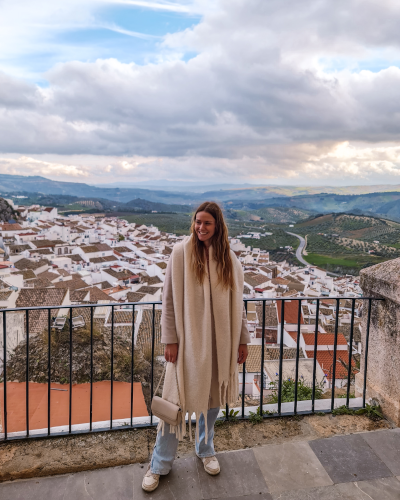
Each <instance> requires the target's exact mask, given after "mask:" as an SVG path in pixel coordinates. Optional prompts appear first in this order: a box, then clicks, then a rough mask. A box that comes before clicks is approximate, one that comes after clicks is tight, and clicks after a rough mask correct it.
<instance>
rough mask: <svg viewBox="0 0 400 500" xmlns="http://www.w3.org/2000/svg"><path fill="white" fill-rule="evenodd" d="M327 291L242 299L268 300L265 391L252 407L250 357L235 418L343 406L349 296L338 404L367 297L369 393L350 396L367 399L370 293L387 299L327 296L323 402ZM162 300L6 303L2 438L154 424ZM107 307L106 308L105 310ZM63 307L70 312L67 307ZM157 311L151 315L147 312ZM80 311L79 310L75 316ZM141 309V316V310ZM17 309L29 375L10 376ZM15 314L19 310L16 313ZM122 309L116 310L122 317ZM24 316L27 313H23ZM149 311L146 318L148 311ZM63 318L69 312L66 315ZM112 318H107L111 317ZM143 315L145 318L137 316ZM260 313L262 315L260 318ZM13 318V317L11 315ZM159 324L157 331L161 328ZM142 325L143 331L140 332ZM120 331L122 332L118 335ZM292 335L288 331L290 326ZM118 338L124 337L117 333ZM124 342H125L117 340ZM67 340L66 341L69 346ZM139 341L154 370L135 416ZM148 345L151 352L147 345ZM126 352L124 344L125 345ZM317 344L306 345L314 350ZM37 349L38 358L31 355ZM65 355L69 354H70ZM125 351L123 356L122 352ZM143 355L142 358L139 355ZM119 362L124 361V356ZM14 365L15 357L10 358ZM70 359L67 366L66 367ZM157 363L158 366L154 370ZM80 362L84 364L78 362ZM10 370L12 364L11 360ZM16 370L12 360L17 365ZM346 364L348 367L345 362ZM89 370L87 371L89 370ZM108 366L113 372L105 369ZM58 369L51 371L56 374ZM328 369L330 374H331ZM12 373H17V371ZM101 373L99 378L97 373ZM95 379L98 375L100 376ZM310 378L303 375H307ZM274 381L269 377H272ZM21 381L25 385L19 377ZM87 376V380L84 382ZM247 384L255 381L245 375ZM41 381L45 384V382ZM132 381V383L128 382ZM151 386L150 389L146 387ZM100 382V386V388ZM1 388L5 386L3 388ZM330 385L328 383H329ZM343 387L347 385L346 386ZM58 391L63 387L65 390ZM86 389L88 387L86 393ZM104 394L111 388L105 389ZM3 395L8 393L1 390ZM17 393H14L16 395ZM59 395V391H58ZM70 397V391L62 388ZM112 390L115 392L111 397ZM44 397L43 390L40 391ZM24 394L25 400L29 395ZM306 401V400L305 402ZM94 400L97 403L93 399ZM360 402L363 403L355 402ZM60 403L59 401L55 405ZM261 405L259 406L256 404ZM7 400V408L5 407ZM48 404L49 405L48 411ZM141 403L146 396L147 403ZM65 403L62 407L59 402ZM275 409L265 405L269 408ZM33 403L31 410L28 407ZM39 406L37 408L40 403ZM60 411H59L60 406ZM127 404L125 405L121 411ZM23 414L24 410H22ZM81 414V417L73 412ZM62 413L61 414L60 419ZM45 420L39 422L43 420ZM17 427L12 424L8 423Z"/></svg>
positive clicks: (261, 385)
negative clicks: (274, 315)
mask: <svg viewBox="0 0 400 500" xmlns="http://www.w3.org/2000/svg"><path fill="white" fill-rule="evenodd" d="M326 300H327V298H326V297H317V298H316V297H290V298H282V297H275V298H262V299H260V298H256V299H244V304H245V308H246V311H247V309H248V307H249V304H250V303H252V302H255V303H257V305H259V306H260V305H261V307H262V318H259V325H261V326H262V330H261V331H262V332H264V333H263V334H262V335H261V339H259V340H261V342H259V344H258V345H260V346H261V359H260V366H259V372H258V375H257V374H256V376H255V377H254V383H255V386H256V387H257V389H256V390H257V391H259V397H257V403H254V396H253V403H254V404H253V408H251V407H249V404H248V401H247V402H246V364H243V370H242V372H241V373H240V374H239V384H241V391H240V392H241V394H240V397H239V401H238V404H237V405H236V406H235V407H236V410H239V415H238V417H237V418H241V419H245V418H248V415H249V411H250V410H253V411H254V412H256V411H258V413H261V414H262V416H263V418H269V417H271V416H292V415H298V414H312V413H315V412H320V411H323V412H325V413H329V412H331V411H333V410H334V408H335V406H338V400H337V399H335V391H336V387H335V383H336V379H337V373H336V369H337V361H338V358H337V352H338V333H339V329H340V327H339V321H340V315H339V309H340V301H341V300H346V301H350V303H351V312H350V334H349V339H348V345H347V348H346V350H347V354H346V356H347V367H346V366H345V363H344V368H346V369H347V373H346V377H344V376H343V375H342V377H341V378H342V379H345V383H346V385H345V387H346V392H345V394H341V398H343V399H341V400H340V404H345V405H346V406H347V407H349V405H350V398H353V397H354V395H352V394H351V392H350V391H351V386H352V379H353V378H354V358H353V341H354V324H355V321H354V320H355V308H356V301H358V300H362V301H363V303H364V304H365V307H363V310H364V313H363V315H366V331H365V347H364V352H362V353H361V356H364V360H365V362H364V373H363V377H364V387H363V394H362V398H358V399H357V401H356V400H355V401H353V402H352V405H351V406H352V408H364V407H365V403H366V373H367V361H368V342H369V330H370V322H371V309H372V301H375V300H383V299H378V298H373V297H357V298H356V297H338V298H336V297H335V298H331V299H329V300H331V301H333V302H334V303H335V304H336V308H335V311H334V334H333V349H332V350H333V352H332V350H330V351H329V352H330V356H331V358H332V363H331V366H330V368H329V370H328V372H329V378H330V380H331V384H330V385H331V387H330V390H331V393H330V397H329V399H330V401H329V399H328V400H327V399H326V398H325V399H324V400H323V403H324V404H321V403H320V401H321V400H318V399H317V396H318V394H317V393H318V384H320V381H318V380H317V353H318V352H319V351H318V339H319V336H320V335H324V334H323V333H321V332H319V329H320V328H319V327H320V324H319V319H320V317H321V314H320V302H321V301H326ZM288 302H291V303H294V302H297V303H298V305H297V323H296V322H293V321H292V322H291V323H290V324H291V329H290V331H291V332H292V339H293V341H294V342H295V344H296V347H295V351H296V353H295V358H294V363H293V358H291V359H292V365H294V367H295V368H294V373H293V375H292V376H291V379H292V382H294V397H293V400H292V401H290V402H289V403H288V402H285V401H283V390H284V382H285V380H284V379H283V371H284V370H283V368H284V366H283V365H284V361H285V359H286V358H284V347H285V345H284V338H285V328H288V323H287V322H286V321H285V306H286V308H287V307H288V306H287V303H288ZM267 303H270V304H271V303H276V307H277V309H278V310H279V312H280V314H279V316H280V321H278V327H276V328H277V343H276V344H275V349H276V351H277V352H279V357H278V359H277V362H278V369H277V372H276V376H277V379H276V380H275V381H274V382H273V386H274V387H275V395H276V396H277V397H276V398H275V404H273V405H271V404H269V400H268V396H267V397H266V396H265V393H266V392H267V393H269V394H270V390H268V391H266V389H270V388H271V387H272V386H271V385H270V386H269V387H265V385H266V382H265V380H264V376H260V375H261V374H263V375H264V363H265V361H266V360H265V348H266V341H265V337H266V334H265V331H266V327H268V326H269V325H268V324H267V323H266V304H267ZM161 304H162V303H161V302H160V301H155V302H136V303H132V302H131V303H121V304H115V303H110V304H101V305H93V304H78V305H68V306H46V307H31V308H13V309H4V310H3V311H1V312H0V314H1V317H2V324H3V329H2V332H1V327H0V335H1V334H2V337H3V338H2V340H3V342H2V343H3V346H2V353H1V354H2V356H1V358H2V360H1V359H0V362H1V363H2V365H0V424H1V428H0V440H9V439H24V438H29V437H39V436H40V437H46V436H60V435H69V434H73V433H82V432H95V431H104V430H116V429H121V428H123V429H129V428H136V427H142V426H146V425H147V426H152V425H156V423H157V419H156V417H153V415H152V413H151V409H150V402H151V399H152V398H153V395H154V384H155V383H156V382H157V379H156V377H157V376H158V375H159V373H160V372H161V370H160V367H161V366H162V363H163V357H162V352H163V349H162V347H161V346H160V323H159V319H160V314H161V311H160V309H161ZM305 304H313V305H314V306H315V318H314V314H312V316H313V319H314V321H315V327H314V326H311V327H310V325H308V328H307V330H308V332H309V333H310V330H312V331H311V333H312V334H313V335H314V338H313V341H314V343H313V356H312V358H310V364H311V363H312V380H311V379H309V380H308V382H307V383H303V381H302V380H301V378H300V375H299V373H300V371H299V364H300V359H302V358H301V356H300V352H301V351H300V349H301V346H300V343H301V334H302V333H304V330H305V327H304V326H303V325H304V323H302V305H305ZM96 309H98V310H100V309H101V311H103V312H104V311H106V313H105V315H104V314H102V315H100V316H101V318H100V316H99V315H96ZM52 311H57V312H56V317H52ZM107 311H108V314H107ZM156 311H158V313H157V314H158V315H157V318H158V320H157V321H158V322H157V325H156ZM64 312H65V314H64ZM122 312H125V313H128V315H130V314H132V317H131V320H129V321H130V323H129V324H128V322H127V319H126V318H125V320H124V321H123V320H122V319H120V318H119V315H121V313H122ZM150 312H151V316H149V314H150ZM74 313H75V316H74ZM135 313H136V316H135ZM15 314H18V315H19V318H20V325H21V324H23V330H24V333H25V338H23V336H22V340H21V339H19V342H17V343H16V344H15V349H19V353H21V352H23V353H24V360H23V363H24V364H25V366H24V377H25V381H21V380H19V381H17V382H15V381H11V380H8V379H7V375H8V372H7V367H8V365H9V366H10V367H11V365H12V363H14V361H15V360H14V357H13V356H14V351H15V349H13V352H8V351H7V332H8V331H9V330H8V329H9V328H11V329H13V328H14V329H15V324H16V323H15V319H13V318H15ZM12 315H14V316H13V317H11V316H12ZM38 315H41V319H40V320H41V321H42V322H43V318H44V321H45V324H46V327H45V328H44V331H43V330H42V331H41V332H39V333H38V332H36V333H34V334H31V335H30V333H29V331H30V324H32V322H33V321H35V322H37V321H38ZM116 315H117V316H118V317H116ZM22 316H23V318H22ZM83 316H85V318H86V319H85V320H84V319H83ZM104 316H105V317H106V321H104V325H103V328H104V329H105V330H106V331H105V333H103V337H102V338H103V341H102V342H103V344H104V343H106V344H107V345H109V354H110V359H109V363H110V364H109V377H108V375H105V376H104V375H103V378H101V380H100V382H102V383H103V382H105V384H106V386H103V389H104V390H103V389H102V391H103V394H102V395H101V401H100V403H101V404H100V405H99V400H98V398H97V399H96V394H95V392H96V391H97V389H96V391H95V385H96V383H97V382H98V380H97V379H98V377H99V376H98V375H97V371H96V369H97V368H98V367H97V365H96V360H95V353H94V348H97V347H96V346H97V344H96V342H97V343H98V342H99V340H98V335H99V334H98V324H96V322H101V321H103V320H104ZM143 316H145V318H144V317H143ZM135 317H136V318H137V321H136V324H135ZM62 318H64V319H65V321H64V319H62ZM107 318H108V319H107ZM139 319H140V321H139ZM260 319H261V321H260ZM291 319H292V320H293V310H292V311H291ZM8 320H10V322H9V325H10V326H8V323H7V321H8ZM78 320H79V325H78V326H80V325H81V324H83V325H84V326H83V328H86V330H85V331H86V340H84V341H85V342H86V344H85V345H86V347H87V351H86V357H84V358H82V357H81V362H82V363H86V364H87V372H88V376H87V382H85V384H86V385H85V390H84V391H83V392H82V393H84V392H85V391H87V392H88V393H89V394H88V401H87V404H86V407H87V408H86V410H87V411H86V412H84V413H85V415H86V416H82V411H81V410H82V409H80V417H79V418H78V420H79V419H80V421H79V422H77V419H76V418H73V404H74V402H73V392H74V391H73V389H74V387H75V390H77V389H79V385H80V384H79V381H78V380H76V382H77V383H74V382H73V380H74V370H73V357H74V348H75V349H76V348H77V346H78V344H79V342H82V338H78V337H77V335H78V333H79V328H77V327H76V326H75V323H76V322H77V321H78ZM143 321H145V322H147V325H148V326H149V330H150V333H149V336H148V338H147V339H145V341H144V342H142V344H141V345H140V346H139V344H138V340H139V334H140V332H139V331H138V330H139V328H138V324H139V323H142V322H143ZM58 323H60V324H61V323H63V326H62V330H60V329H58V328H57V325H58ZM121 325H122V326H125V333H124V336H125V338H124V342H125V344H124V346H123V349H125V351H126V352H125V351H124V356H123V357H124V363H125V365H124V366H125V376H124V378H125V381H124V382H123V384H124V385H123V386H121V385H119V386H118V391H119V392H118V394H117V396H115V393H114V392H115V391H114V387H115V384H121V381H118V380H117V378H118V377H116V376H115V370H116V365H115V359H114V358H115V355H114V348H115V345H116V338H117V340H118V339H121V333H119V330H118V328H120V327H121ZM126 329H128V330H129V334H127V333H126ZM156 329H157V332H156ZM142 333H143V332H142ZM38 335H41V339H42V340H41V341H42V342H43V343H44V345H45V346H46V349H47V353H46V356H47V362H46V363H45V365H47V366H46V370H45V372H46V373H41V374H40V377H39V378H40V380H44V382H43V381H42V382H41V383H39V384H36V385H35V384H34V383H32V382H30V377H31V375H32V374H33V373H35V374H36V375H37V373H36V372H37V370H39V368H38V367H37V359H36V358H37V354H34V355H33V354H31V352H30V343H33V342H34V340H35V339H36V338H37V336H38ZM60 335H63V336H64V337H63V338H64V344H65V345H64V359H63V360H61V359H54V356H53V352H52V346H53V344H54V342H56V341H57V338H59V336H60ZM116 335H117V337H116ZM286 335H287V332H286ZM119 342H120V340H119ZM119 345H120V344H119ZM66 346H67V347H66ZM65 349H67V350H68V352H67V354H65ZM139 349H140V351H141V355H143V353H144V354H145V356H147V358H150V361H148V364H149V373H147V375H148V376H147V380H140V382H143V383H141V384H140V387H139V389H140V393H141V394H142V389H143V391H144V392H146V391H147V393H146V394H147V396H146V397H147V401H146V397H145V396H143V395H141V397H142V399H141V401H142V402H143V398H144V400H145V403H146V408H147V411H148V412H147V411H146V412H144V413H145V414H144V415H141V416H140V417H138V416H135V398H136V396H135V397H134V384H135V383H137V382H135V377H136V379H137V378H138V377H140V373H136V371H135V370H136V369H137V367H135V359H136V358H135V355H137V352H136V351H138V350H139ZM145 351H146V352H145ZM119 352H120V351H119ZM310 352H311V351H308V354H309V353H310ZM32 357H33V359H32ZM66 359H67V361H66ZM119 359H120V358H118V360H119ZM141 359H142V358H141ZM341 359H342V360H343V356H341ZM62 361H63V363H64V365H65V366H64V369H65V373H67V375H66V376H65V377H61V376H60V375H58V376H57V377H56V378H57V383H56V382H55V380H52V378H54V373H55V371H56V369H57V367H58V366H59V365H60V364H61V363H62ZM118 363H119V361H118ZM12 366H14V365H12ZM19 366H21V360H20V363H19ZM66 367H67V368H66ZM156 367H157V374H156V373H155V371H156ZM78 368H79V366H78ZM10 370H11V368H10ZM13 370H14V368H13ZM341 371H342V370H341ZM87 372H85V373H87ZM107 373H108V372H107ZM52 374H53V377H52ZM326 375H327V374H326ZM11 376H15V374H14V375H11ZM96 377H97V379H96ZM19 378H20V379H21V372H20V375H19ZM96 380H97V382H96ZM304 382H305V381H304ZM269 383H271V381H270V382H269ZM18 384H19V385H18ZM44 384H45V388H46V390H45V391H42V393H41V394H42V396H41V397H42V399H41V401H40V402H39V403H38V402H37V399H38V398H39V396H38V393H37V391H38V388H40V387H42V388H43V385H44ZM81 384H82V383H81ZM300 384H303V385H305V386H308V387H309V388H310V389H311V398H310V399H309V400H307V402H306V401H300V400H299V387H300ZM247 385H249V383H247ZM39 386H40V387H39ZM128 389H129V390H128ZM148 389H149V390H148ZM99 390H100V389H99ZM13 391H19V392H18V394H17V392H15V393H14V394H13ZM52 391H60V392H67V394H66V395H65V398H64V400H62V398H61V399H59V400H57V401H56V402H55V403H53V406H52V400H53V398H54V396H53V394H54V393H52ZM1 392H3V394H2V395H1ZM33 392H34V395H33V396H32V398H33V397H35V398H36V402H35V404H36V406H35V408H36V409H37V408H39V407H40V408H41V410H42V413H43V412H44V415H45V417H43V415H42V417H43V418H44V420H45V422H43V418H39V417H38V418H37V419H36V420H37V422H36V424H35V425H31V420H32V418H33V417H32V404H31V402H30V399H31V393H32V394H33ZM325 392H326V390H325ZM342 392H343V391H342ZM56 394H58V395H59V392H57V393H56ZM85 394H86V393H85ZM99 394H100V392H98V393H97V396H99ZM104 394H106V396H104ZM1 396H2V397H1ZM11 396H12V397H11ZM60 397H61V396H60ZM62 397H64V395H62ZM105 397H107V401H109V410H108V411H109V414H108V415H109V419H105V418H104V407H105V406H108V403H107V401H106V400H105ZM108 397H109V399H108ZM10 399H12V403H11V402H10ZM39 399H40V398H39ZM23 400H25V401H23ZM121 402H122V403H123V404H125V409H124V410H121V408H119V407H120V406H121V404H120V403H121ZM300 402H301V404H299V403H300ZM94 403H96V404H94ZM128 403H129V410H128V409H127V408H126V406H127V404H128ZM354 403H357V404H356V405H355V404H354ZM56 405H57V408H55V406H56ZM63 405H64V407H65V411H64V412H63V411H62V407H63ZM257 405H258V407H257ZM1 406H2V408H1ZM43 406H46V408H45V411H44V408H43ZM99 406H100V408H101V411H102V412H103V413H102V415H103V417H102V418H100V417H99V416H98V415H95V413H96V412H95V407H96V408H97V410H96V411H97V412H98V411H99ZM116 406H117V407H118V408H119V409H118V412H119V415H118V416H117V418H116V417H115V412H114V409H115V408H116ZM142 407H143V404H142ZM60 408H61V410H60ZM271 408H272V410H273V411H264V410H268V409H271ZM260 409H263V411H262V412H260ZM30 410H31V412H30ZM229 410H230V409H229V408H228V407H226V409H225V418H226V419H227V420H228V419H229V418H230V417H229ZM35 411H36V410H35ZM54 412H56V413H57V412H58V413H57V415H56V417H55V416H54ZM60 412H61V413H60ZM121 412H122V413H121ZM21 415H22V417H21ZM21 418H22V420H23V421H24V424H23V425H24V426H25V427H24V428H23V429H21V425H22V424H21ZM17 419H19V424H18V425H19V426H18V425H17V423H16V420H17ZM74 419H75V422H73V420H74ZM54 420H56V422H54ZM38 421H39V422H38ZM10 429H11V430H10Z"/></svg>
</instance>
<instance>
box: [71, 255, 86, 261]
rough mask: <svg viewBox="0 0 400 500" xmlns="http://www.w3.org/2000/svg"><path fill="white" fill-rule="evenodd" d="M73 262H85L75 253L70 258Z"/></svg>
mask: <svg viewBox="0 0 400 500" xmlns="http://www.w3.org/2000/svg"><path fill="white" fill-rule="evenodd" d="M68 257H69V258H70V259H71V260H72V261H73V262H84V260H85V259H84V258H83V257H82V256H81V255H79V254H78V253H73V254H72V255H69V256H68Z"/></svg>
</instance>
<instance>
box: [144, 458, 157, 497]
mask: <svg viewBox="0 0 400 500" xmlns="http://www.w3.org/2000/svg"><path fill="white" fill-rule="evenodd" d="M159 482H160V474H153V473H152V472H151V470H150V464H149V466H148V467H147V471H146V474H145V475H144V478H143V481H142V488H143V489H144V491H154V490H155V489H156V488H157V486H158V484H159Z"/></svg>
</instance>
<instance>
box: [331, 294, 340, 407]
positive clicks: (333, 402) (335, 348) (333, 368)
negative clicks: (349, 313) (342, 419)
mask: <svg viewBox="0 0 400 500" xmlns="http://www.w3.org/2000/svg"><path fill="white" fill-rule="evenodd" d="M339 309H340V299H336V318H335V340H334V344H333V366H332V392H331V411H333V409H334V407H335V382H336V359H337V341H338V327H339Z"/></svg>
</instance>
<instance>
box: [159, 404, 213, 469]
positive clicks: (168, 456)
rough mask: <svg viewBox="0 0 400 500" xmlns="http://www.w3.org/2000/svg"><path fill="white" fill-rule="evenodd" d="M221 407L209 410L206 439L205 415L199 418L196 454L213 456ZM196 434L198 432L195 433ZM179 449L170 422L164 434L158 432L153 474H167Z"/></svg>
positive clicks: (202, 456)
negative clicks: (216, 425)
mask: <svg viewBox="0 0 400 500" xmlns="http://www.w3.org/2000/svg"><path fill="white" fill-rule="evenodd" d="M218 412H219V408H210V409H209V410H208V412H207V427H208V436H207V444H206V443H205V439H206V426H205V422H204V415H203V414H201V415H200V418H199V441H197V439H196V455H197V456H198V457H200V458H204V457H212V456H213V455H215V451H214V443H213V438H214V424H215V421H216V420H217V416H218ZM195 434H196V433H195ZM177 449H178V439H177V437H176V436H175V434H170V432H169V424H167V423H166V424H165V428H164V436H163V435H162V432H161V431H159V432H158V434H157V439H156V444H155V445H154V450H153V456H152V457H151V462H150V470H151V472H152V473H153V474H161V475H165V474H168V472H169V471H170V470H171V468H172V464H173V462H174V460H175V455H176V450H177Z"/></svg>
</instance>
